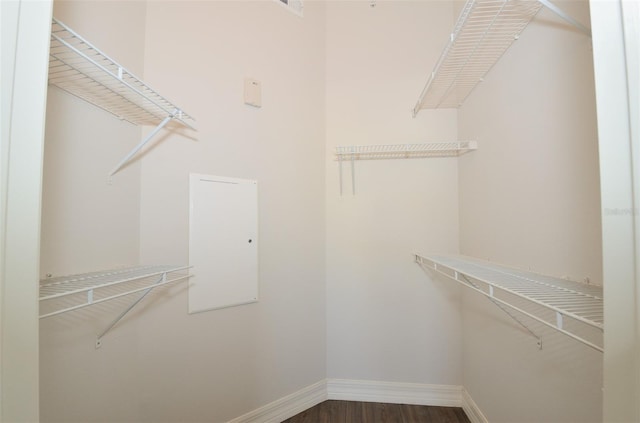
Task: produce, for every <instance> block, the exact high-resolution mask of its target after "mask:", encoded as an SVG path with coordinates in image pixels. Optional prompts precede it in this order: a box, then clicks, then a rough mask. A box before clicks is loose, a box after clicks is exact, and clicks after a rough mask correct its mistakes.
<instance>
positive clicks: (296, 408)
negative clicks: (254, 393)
mask: <svg viewBox="0 0 640 423" xmlns="http://www.w3.org/2000/svg"><path fill="white" fill-rule="evenodd" d="M326 399H327V382H326V380H321V381H320V382H317V383H314V384H313V385H309V386H307V387H305V388H302V389H300V390H299V391H296V392H294V393H292V394H290V395H287V396H286V397H283V398H280V399H278V400H275V401H273V402H271V403H269V404H267V405H265V406H263V407H260V408H258V409H256V410H253V411H250V412H249V413H247V414H244V415H242V416H240V417H236V418H235V419H233V420H230V421H229V422H228V423H280V422H282V421H283V420H286V419H288V418H290V417H293V416H295V415H296V414H298V413H301V412H303V411H304V410H306V409H308V408H311V407H313V406H314V405H318V404H320V403H321V402H323V401H325V400H326Z"/></svg>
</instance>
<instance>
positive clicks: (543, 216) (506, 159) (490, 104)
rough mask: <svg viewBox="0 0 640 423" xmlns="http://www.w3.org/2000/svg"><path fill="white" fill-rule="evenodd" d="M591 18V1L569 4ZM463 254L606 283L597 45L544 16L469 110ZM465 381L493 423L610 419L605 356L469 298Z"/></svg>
mask: <svg viewBox="0 0 640 423" xmlns="http://www.w3.org/2000/svg"><path fill="white" fill-rule="evenodd" d="M558 4H559V6H561V7H562V8H563V9H565V10H566V11H567V12H568V13H569V14H571V15H572V16H574V17H575V18H576V19H578V20H579V21H581V22H584V23H588V22H589V7H588V3H587V2H573V1H567V2H564V1H563V2H558ZM458 119H459V121H458V123H459V132H460V136H461V137H462V138H475V139H477V140H478V144H479V149H478V151H476V152H474V153H473V154H470V155H467V156H464V157H462V158H461V159H460V162H459V178H460V250H461V253H462V254H465V255H469V256H474V257H478V258H483V259H489V260H492V261H494V262H498V263H503V264H507V265H511V266H516V267H520V268H525V269H531V270H534V271H537V272H539V273H543V274H551V275H555V276H559V277H568V278H571V279H574V280H578V281H585V280H587V279H588V280H589V281H590V282H591V283H595V284H602V259H601V247H602V241H601V234H600V189H599V187H600V186H599V173H598V144H597V132H596V115H595V98H594V80H593V66H592V52H591V40H590V38H589V37H587V36H586V35H584V34H582V33H580V32H578V31H577V30H575V29H573V28H571V27H569V26H567V24H565V23H563V22H562V21H560V20H559V19H558V18H557V17H556V16H555V15H553V14H552V13H550V12H549V11H548V10H546V9H543V10H542V11H541V12H540V13H539V14H538V16H537V17H536V18H535V19H534V21H533V22H532V23H531V24H530V25H529V26H528V27H527V29H526V30H525V31H524V32H523V34H522V35H521V37H520V39H519V40H518V41H517V42H516V43H515V44H514V45H513V46H512V47H511V49H509V50H508V51H507V53H506V54H505V55H504V56H503V57H502V59H501V60H500V61H499V62H498V64H497V65H496V66H495V67H494V68H493V69H492V70H491V72H490V73H489V74H488V75H487V77H486V78H485V80H484V82H483V83H481V84H480V85H479V86H478V87H477V88H476V90H475V91H474V92H473V93H472V94H471V96H470V97H469V98H468V99H467V101H466V102H465V104H464V106H462V107H461V108H460V109H459V116H458ZM463 304H464V307H463V309H464V319H463V320H464V329H463V332H464V333H463V339H464V343H463V351H464V359H463V373H464V386H465V388H466V389H467V390H468V391H469V393H470V394H471V396H472V397H473V399H474V400H475V402H476V403H477V404H478V406H479V407H480V409H482V411H483V412H484V414H485V415H486V417H487V418H488V419H489V421H491V422H495V423H499V422H551V421H556V422H557V421H580V422H589V421H594V422H595V421H601V419H602V391H601V388H602V354H601V353H599V352H597V351H595V350H591V349H590V348H588V347H586V346H583V345H581V344H579V343H577V342H575V341H573V340H570V339H569V338H566V337H564V336H562V335H560V334H554V333H553V332H552V331H549V330H545V329H542V328H540V327H539V325H534V324H532V323H531V322H527V323H529V324H530V325H531V327H532V328H533V329H534V331H536V332H538V333H539V335H541V336H542V341H543V349H542V350H541V351H539V350H538V349H537V347H536V341H535V339H534V338H532V337H531V336H530V335H529V334H528V333H527V332H526V331H525V330H523V329H521V328H519V327H518V325H517V324H515V323H514V322H513V321H512V320H510V319H509V318H508V317H506V316H505V315H504V314H503V313H502V312H501V311H500V310H498V309H497V308H496V307H494V306H493V305H492V304H491V303H489V302H488V301H486V299H484V298H479V297H478V296H477V295H476V294H473V293H465V295H464V301H463Z"/></svg>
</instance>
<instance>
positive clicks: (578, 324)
mask: <svg viewBox="0 0 640 423" xmlns="http://www.w3.org/2000/svg"><path fill="white" fill-rule="evenodd" d="M415 259H416V262H417V263H418V264H419V265H420V266H421V267H422V268H423V269H426V270H429V271H434V272H436V273H438V274H441V275H444V276H446V277H448V278H450V279H452V280H454V281H456V282H458V283H460V284H461V285H463V286H465V287H467V288H470V289H472V290H474V291H476V292H478V293H480V294H482V295H484V296H485V297H487V298H489V300H491V301H492V302H493V303H494V304H496V305H497V306H498V307H499V308H500V309H502V310H503V311H504V312H505V313H507V314H509V316H510V317H511V318H513V319H514V320H515V321H516V322H518V323H519V324H520V325H522V326H524V327H525V328H526V329H527V331H528V332H530V333H531V334H532V335H533V336H535V337H536V338H538V343H539V346H540V347H542V344H541V340H540V337H539V336H538V335H536V334H535V333H534V332H533V331H532V330H531V329H530V328H529V327H528V326H527V325H526V324H525V323H524V322H523V321H522V320H521V319H519V318H518V316H517V315H514V314H512V313H511V311H515V312H516V314H520V315H524V316H526V317H528V318H530V319H533V320H535V321H536V322H538V323H541V324H543V325H545V326H547V327H550V328H552V329H554V330H556V331H559V332H561V333H563V334H565V335H567V336H569V337H571V338H573V339H575V340H577V341H580V342H582V343H583V344H585V345H587V346H589V347H591V348H593V349H595V350H597V351H600V352H603V351H604V346H603V342H602V334H603V331H604V313H603V295H602V287H601V286H597V285H589V284H584V283H580V282H573V281H569V280H565V279H560V278H554V277H550V276H544V275H540V274H536V273H533V272H528V271H523V270H518V269H514V268H510V267H506V266H500V265H496V264H494V263H490V262H485V261H481V260H476V259H471V258H468V257H461V256H422V255H419V254H416V255H415Z"/></svg>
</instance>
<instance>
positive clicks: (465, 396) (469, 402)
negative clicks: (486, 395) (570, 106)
mask: <svg viewBox="0 0 640 423" xmlns="http://www.w3.org/2000/svg"><path fill="white" fill-rule="evenodd" d="M462 409H463V410H464V413H465V414H466V415H467V417H469V420H471V423H489V420H487V418H486V417H485V416H484V414H482V411H480V408H479V407H478V405H477V404H476V403H475V401H473V398H471V395H469V393H468V392H467V390H466V389H463V390H462Z"/></svg>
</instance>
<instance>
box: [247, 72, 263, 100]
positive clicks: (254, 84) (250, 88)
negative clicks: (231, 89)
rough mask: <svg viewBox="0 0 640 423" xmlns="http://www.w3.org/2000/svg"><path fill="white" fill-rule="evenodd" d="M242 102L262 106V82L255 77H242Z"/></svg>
mask: <svg viewBox="0 0 640 423" xmlns="http://www.w3.org/2000/svg"><path fill="white" fill-rule="evenodd" d="M244 104H248V105H249V106H253V107H262V84H261V83H260V81H258V80H257V79H253V78H245V79H244Z"/></svg>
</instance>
